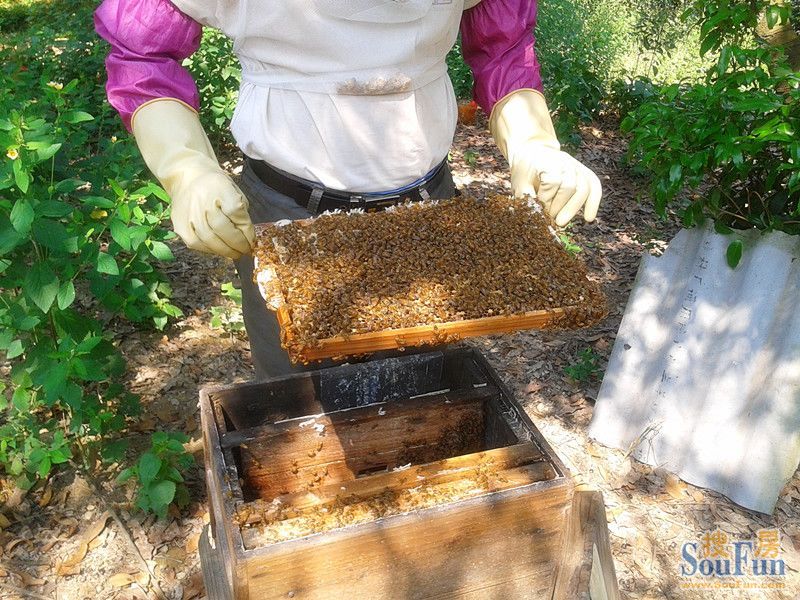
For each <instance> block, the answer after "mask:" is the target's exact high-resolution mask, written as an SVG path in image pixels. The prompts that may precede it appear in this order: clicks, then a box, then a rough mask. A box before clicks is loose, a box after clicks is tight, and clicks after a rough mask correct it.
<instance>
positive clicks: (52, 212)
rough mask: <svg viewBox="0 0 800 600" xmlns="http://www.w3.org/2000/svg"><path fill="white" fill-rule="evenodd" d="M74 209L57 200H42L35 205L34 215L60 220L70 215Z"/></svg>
mask: <svg viewBox="0 0 800 600" xmlns="http://www.w3.org/2000/svg"><path fill="white" fill-rule="evenodd" d="M73 210H74V209H73V208H72V206H70V205H69V204H67V203H66V202H60V201H58V200H44V201H42V202H39V204H37V205H36V214H37V215H41V216H43V217H53V218H55V219H60V218H62V217H66V216H68V215H71V214H72V211H73Z"/></svg>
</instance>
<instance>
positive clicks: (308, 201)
mask: <svg viewBox="0 0 800 600" xmlns="http://www.w3.org/2000/svg"><path fill="white" fill-rule="evenodd" d="M247 164H248V165H249V166H250V168H251V169H252V170H253V173H255V174H256V177H258V178H259V179H260V180H261V181H262V182H264V184H265V185H267V186H269V187H271V188H272V189H273V190H275V191H276V192H279V193H281V194H283V195H284V196H288V197H289V198H291V199H292V200H294V201H295V202H297V203H298V204H299V205H300V206H302V207H304V208H307V209H308V210H309V211H311V212H312V213H314V214H320V213H323V212H325V211H327V210H352V209H355V208H360V209H363V210H366V211H370V212H371V211H375V210H383V209H385V208H388V207H389V206H394V205H395V204H399V203H401V202H406V201H412V202H417V201H419V200H429V199H430V195H429V194H428V191H427V190H428V188H431V189H435V188H436V186H437V185H438V184H439V183H441V181H442V178H443V177H444V176H445V174H446V172H447V169H445V166H446V164H447V160H446V159H445V160H443V161H442V162H441V164H440V165H439V166H438V167H436V169H435V170H434V172H433V174H432V175H431V176H430V178H429V179H427V180H426V181H425V182H423V183H421V184H420V185H418V186H416V187H413V188H411V189H409V190H405V191H403V192H399V193H397V194H389V195H375V194H354V193H350V192H342V191H338V190H331V189H328V188H324V187H322V186H319V185H315V184H314V183H313V182H311V181H307V180H305V179H301V178H299V177H295V176H293V175H290V174H289V173H285V172H283V171H279V170H278V169H276V168H275V167H272V166H270V165H268V164H267V163H265V162H264V161H260V160H255V159H252V158H247Z"/></svg>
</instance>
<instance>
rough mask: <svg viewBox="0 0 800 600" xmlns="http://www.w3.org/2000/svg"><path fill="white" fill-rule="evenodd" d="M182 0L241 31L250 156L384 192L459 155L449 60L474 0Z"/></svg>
mask: <svg viewBox="0 0 800 600" xmlns="http://www.w3.org/2000/svg"><path fill="white" fill-rule="evenodd" d="M172 1H173V3H174V4H175V5H176V6H177V7H178V8H179V9H181V11H183V12H184V13H186V14H187V15H189V16H190V17H192V18H194V19H196V20H197V21H199V22H201V23H203V24H205V25H209V26H212V27H215V28H218V29H220V30H222V31H223V32H224V33H225V34H227V35H228V36H229V37H231V38H232V39H233V42H234V51H235V52H236V54H237V56H238V57H239V60H240V61H241V64H242V87H241V91H240V97H239V103H238V105H237V108H236V111H235V115H234V119H233V123H232V125H231V130H232V132H233V134H234V137H235V138H236V141H237V143H238V145H239V147H240V148H241V149H242V150H243V151H244V152H245V154H247V155H248V156H251V157H253V158H258V159H261V160H264V161H266V162H268V163H270V164H272V165H274V166H276V167H278V168H279V169H283V170H285V171H288V172H290V173H294V174H296V175H298V176H300V177H304V178H306V179H310V180H314V181H318V182H321V183H322V184H323V185H325V186H327V187H330V188H335V189H343V190H354V191H363V192H377V191H384V190H388V189H391V188H394V187H399V186H402V185H405V184H408V183H409V177H414V178H419V177H422V176H424V175H425V174H426V173H428V172H429V171H430V170H431V169H432V168H433V167H434V166H435V165H437V164H438V163H439V162H440V161H441V160H442V159H443V158H444V157H445V156H446V155H447V153H448V151H449V149H450V145H451V143H452V139H453V134H454V131H455V126H456V118H457V111H456V102H455V95H454V93H453V90H452V86H451V83H450V80H449V78H448V76H447V68H446V64H445V58H446V56H447V53H448V51H449V50H450V48H451V47H452V46H453V44H454V42H455V40H456V37H457V35H458V28H459V24H460V21H461V13H462V11H463V10H464V9H465V4H464V0H281V1H279V2H270V3H268V4H267V3H264V2H260V1H257V0H172ZM265 4H267V6H268V8H265ZM474 4H476V2H474V0H473V1H470V2H469V4H468V6H472V5H474ZM353 40H357V44H356V48H357V49H356V51H353V46H354V43H353ZM397 123H408V128H407V129H404V130H403V131H402V134H403V135H398V134H397V132H398V127H397Z"/></svg>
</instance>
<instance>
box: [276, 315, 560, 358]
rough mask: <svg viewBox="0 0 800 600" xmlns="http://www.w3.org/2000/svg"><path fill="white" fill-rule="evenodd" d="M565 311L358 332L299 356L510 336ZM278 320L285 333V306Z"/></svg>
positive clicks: (321, 343) (348, 353)
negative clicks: (501, 335) (496, 335)
mask: <svg viewBox="0 0 800 600" xmlns="http://www.w3.org/2000/svg"><path fill="white" fill-rule="evenodd" d="M565 312H566V310H565V309H564V308H554V309H551V310H535V311H530V312H527V313H524V314H521V315H500V316H495V317H484V318H481V319H466V320H464V321H452V322H449V323H436V324H431V325H419V326H417V327H406V328H403V329H387V330H384V331H375V332H370V333H359V334H353V335H351V336H348V337H342V336H339V337H333V338H328V339H324V340H319V341H318V342H317V343H316V345H314V346H307V347H305V348H303V349H302V350H301V351H300V355H301V356H302V358H303V359H304V360H309V361H310V360H322V359H324V358H331V357H335V356H352V355H358V354H367V353H370V352H378V351H381V350H393V349H396V348H405V347H413V346H421V345H425V344H438V343H441V342H442V341H443V340H452V341H455V340H460V339H465V338H470V337H478V336H482V335H491V334H496V333H513V332H515V331H521V330H524V329H543V328H545V327H547V326H548V325H550V324H552V323H553V322H554V321H556V319H558V318H559V317H563V316H564V314H565ZM277 317H278V322H279V324H280V325H281V328H282V330H283V331H286V329H287V327H288V326H289V325H290V324H291V320H292V318H291V315H290V313H289V310H288V308H287V307H286V305H285V303H284V304H282V305H281V307H280V308H279V309H278V310H277ZM286 335H287V336H289V339H291V334H289V333H287V334H286Z"/></svg>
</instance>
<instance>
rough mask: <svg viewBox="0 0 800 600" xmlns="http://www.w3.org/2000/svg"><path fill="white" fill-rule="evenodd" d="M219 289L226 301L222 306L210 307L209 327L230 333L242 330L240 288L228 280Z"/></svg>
mask: <svg viewBox="0 0 800 600" xmlns="http://www.w3.org/2000/svg"><path fill="white" fill-rule="evenodd" d="M220 291H221V292H222V295H223V296H225V298H227V300H228V302H227V303H226V304H225V305H224V306H212V307H211V327H213V328H214V329H224V330H225V331H227V332H228V333H230V334H234V333H241V332H243V331H244V315H243V314H242V290H241V289H237V288H235V287H233V284H232V283H230V282H229V283H223V284H222V285H221V286H220Z"/></svg>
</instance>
